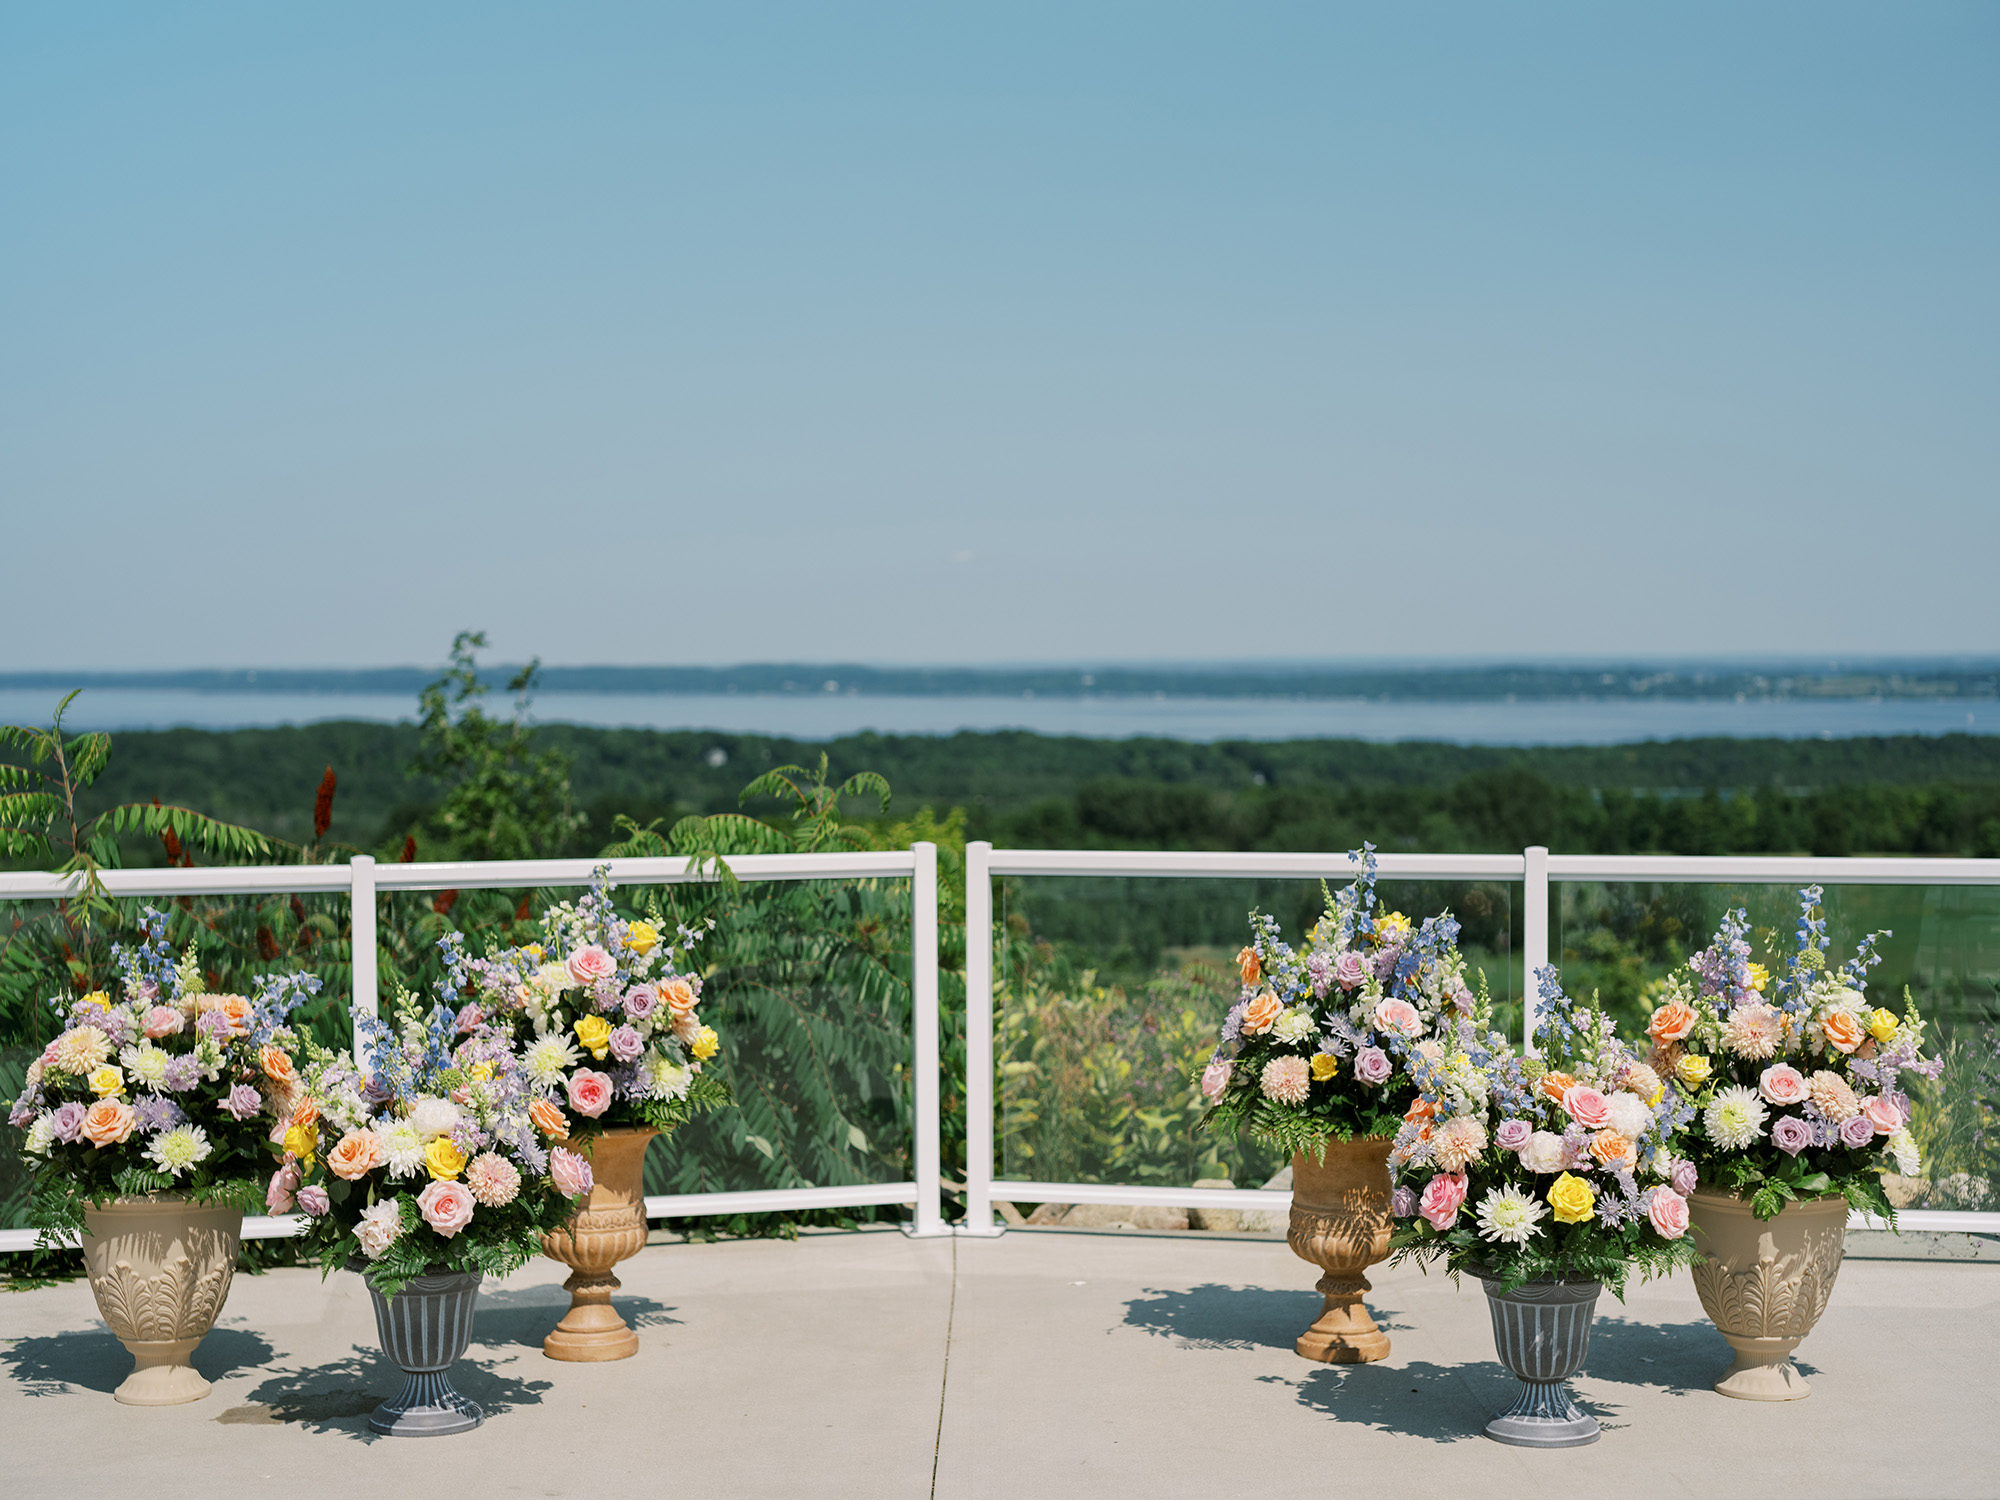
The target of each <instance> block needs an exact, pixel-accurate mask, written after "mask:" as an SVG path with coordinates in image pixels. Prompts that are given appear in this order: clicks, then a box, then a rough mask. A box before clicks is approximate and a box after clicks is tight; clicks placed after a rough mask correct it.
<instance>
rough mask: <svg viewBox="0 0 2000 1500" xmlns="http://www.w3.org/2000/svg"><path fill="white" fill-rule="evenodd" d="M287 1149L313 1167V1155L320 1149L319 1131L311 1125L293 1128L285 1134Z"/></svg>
mask: <svg viewBox="0 0 2000 1500" xmlns="http://www.w3.org/2000/svg"><path fill="white" fill-rule="evenodd" d="M285 1149H286V1150H287V1151H289V1152H291V1153H292V1155H294V1156H296V1157H297V1158H298V1159H299V1160H300V1161H302V1162H305V1163H306V1164H307V1165H311V1163H312V1159H313V1153H314V1152H315V1151H317V1150H318V1149H319V1131H318V1130H316V1129H314V1128H313V1127H312V1126H310V1125H294V1126H292V1127H291V1129H289V1130H287V1131H286V1132H285Z"/></svg>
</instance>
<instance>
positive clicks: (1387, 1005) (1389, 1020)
mask: <svg viewBox="0 0 2000 1500" xmlns="http://www.w3.org/2000/svg"><path fill="white" fill-rule="evenodd" d="M1375 1025H1376V1026H1377V1027H1378V1028H1379V1029H1380V1030H1383V1031H1393V1032H1395V1033H1396V1034H1397V1035H1398V1036H1415V1035H1416V1034H1417V1033H1418V1032H1419V1031H1422V1030H1423V1029H1424V1018H1423V1017H1422V1016H1420V1015H1418V1014H1417V1008H1416V1007H1415V1006H1414V1005H1412V1004H1410V1002H1409V1001H1407V1000H1384V1001H1382V1002H1381V1003H1380V1004H1378V1005H1377V1006H1376V1007H1375Z"/></svg>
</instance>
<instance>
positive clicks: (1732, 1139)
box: [1701, 1083, 1771, 1151]
mask: <svg viewBox="0 0 2000 1500" xmlns="http://www.w3.org/2000/svg"><path fill="white" fill-rule="evenodd" d="M1770 1113H1771V1112H1770V1111H1769V1110H1767V1109H1765V1108H1764V1101H1763V1100H1762V1099H1759V1098H1758V1097H1757V1091H1756V1090H1755V1089H1747V1088H1745V1087H1743V1085H1742V1084H1740V1083H1739V1084H1733V1085H1731V1086H1730V1087H1729V1088H1726V1089H1722V1090H1720V1091H1718V1092H1717V1094H1716V1096H1715V1098H1714V1099H1713V1100H1712V1101H1711V1102H1710V1103H1709V1106H1708V1108H1707V1109H1705V1110H1703V1111H1702V1115H1701V1123H1702V1126H1703V1127H1704V1128H1705V1129H1706V1130H1707V1131H1708V1138H1709V1140H1711V1141H1712V1142H1714V1143H1715V1144H1716V1145H1718V1146H1720V1147H1722V1148H1723V1150H1725V1151H1741V1150H1742V1149H1743V1148H1744V1147H1745V1146H1748V1145H1749V1144H1750V1143H1751V1142H1752V1141H1756V1140H1760V1139H1762V1138H1763V1134H1764V1121H1765V1120H1767V1119H1769V1118H1770Z"/></svg>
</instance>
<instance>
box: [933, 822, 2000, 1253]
mask: <svg viewBox="0 0 2000 1500" xmlns="http://www.w3.org/2000/svg"><path fill="white" fill-rule="evenodd" d="M1375 865H1376V873H1377V874H1378V875H1379V876H1380V877H1381V878H1382V879H1384V880H1499V881H1507V882H1515V881H1518V882H1520V883H1521V885H1522V903H1521V916H1522V929H1521V931H1522V936H1521V957H1522V960H1523V965H1522V973H1523V975H1524V976H1525V977H1526V983H1525V985H1524V993H1523V996H1522V1033H1523V1037H1522V1039H1523V1042H1524V1044H1526V1043H1528V1042H1529V1041H1531V1039H1532V1038H1533V1036H1534V1030H1535V1020H1536V1016H1535V1005H1536V994H1535V985H1534V974H1535V971H1536V970H1537V969H1539V968H1541V967H1542V966H1543V965H1545V964H1547V963H1548V961H1549V886H1550V885H1551V883H1553V882H1557V881H1651V882H1671V883H1678V884H1690V883H1699V884H1706V885H1793V886H1804V885H1814V884H1817V885H2000V859H1792V858H1772V857H1764V856H1752V857H1744V858H1738V857H1734V856H1730V857H1708V856H1682V855H1653V854H1646V855H1596V854H1581V855H1578V854H1557V855H1552V854H1550V853H1549V851H1548V850H1547V849H1545V848H1542V847H1541V846H1539V845H1537V846H1534V847H1531V848H1528V849H1524V850H1523V851H1522V852H1521V853H1519V854H1378V855H1376V857H1375ZM1354 871H1355V866H1354V864H1353V863H1352V862H1351V861H1350V860H1349V859H1348V858H1347V856H1346V855H1345V854H1234V853H1232V854H1209V853H1153V852H1148V851H1128V850H1090V849H995V848H994V847H993V846H992V845H990V844H985V843H972V844H968V845H967V846H966V851H965V1007H966V1018H965V1102H966V1116H967V1117H966V1131H965V1150H966V1214H965V1223H964V1225H963V1226H962V1228H961V1230H960V1232H961V1233H964V1234H973V1235H992V1234H998V1233H1000V1232H1001V1230H1000V1227H999V1226H998V1225H996V1224H995V1223H994V1219H993V1202H994V1200H995V1199H996V1198H999V1199H1004V1200H1007V1201H1009V1202H1013V1201H1016V1200H1018V1201H1020V1202H1023V1203H1108V1204H1120V1205H1130V1206H1134V1207H1144V1206H1148V1205H1152V1206H1159V1207H1178V1206H1185V1207H1188V1208H1251V1209H1278V1210H1281V1211H1282V1210H1284V1209H1287V1208H1289V1207H1290V1205H1291V1194H1290V1193H1284V1192H1270V1191H1264V1190H1245V1189H1241V1188H1234V1189H1229V1188H1203V1189H1196V1188H1175V1187H1139V1186H1134V1185H1128V1184H1120V1183H1081V1182H1031V1181H1028V1180H1026V1179H1018V1178H996V1177H995V1176H994V1175H993V1107H994V1099H993V940H994V932H993V881H994V879H995V878H996V877H1003V876H1009V875H1015V876H1035V875H1058V876H1065V875H1066V876H1080V875H1095V876H1106V875H1117V876H1161V877H1181V878H1200V877H1207V878H1216V877H1228V878H1238V879H1308V880H1320V879H1324V880H1336V879H1337V880H1346V879H1348V878H1350V877H1351V876H1352V875H1353V873H1354ZM1897 1218H1898V1220H1899V1221H1900V1222H1901V1224H1902V1225H1903V1227H1905V1228H1907V1229H1912V1230H1934V1231H1949V1232H1954V1233H1955V1232H1961V1231H1962V1232H1967V1233H1982V1234H2000V1213H1951V1212H1940V1211H1916V1210H1913V1211H1910V1212H1907V1213H1902V1214H1899V1215H1897ZM1867 1222H1868V1221H1867V1220H1865V1219H1864V1218H1863V1217H1862V1216H1861V1215H1859V1214H1856V1215H1853V1216H1852V1217H1851V1218H1850V1220H1849V1223H1850V1225H1851V1226H1852V1227H1855V1228H1863V1227H1866V1225H1867Z"/></svg>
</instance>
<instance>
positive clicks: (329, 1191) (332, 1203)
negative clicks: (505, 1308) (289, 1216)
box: [266, 992, 591, 1297]
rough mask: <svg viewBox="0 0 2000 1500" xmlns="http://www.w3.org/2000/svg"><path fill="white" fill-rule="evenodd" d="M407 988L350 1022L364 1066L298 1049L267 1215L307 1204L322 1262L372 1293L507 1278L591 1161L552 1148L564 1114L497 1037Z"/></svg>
mask: <svg viewBox="0 0 2000 1500" xmlns="http://www.w3.org/2000/svg"><path fill="white" fill-rule="evenodd" d="M461 1019H462V1017H461V1016H459V1015H458V1014H455V1013H454V1012H452V1011H451V1010H449V1009H447V1008H445V1007H443V1006H435V1007H432V1008H431V1009H430V1010H429V1012H428V1013H426V1012H425V1011H423V1010H422V1008H421V1007H420V1006H419V1004H418V1002H417V1001H416V999H415V998H414V997H413V996H411V995H409V994H408V993H407V992H405V993H404V994H403V995H402V996H401V997H400V998H399V999H398V1001H397V1004H396V1009H395V1014H394V1019H393V1021H392V1022H384V1021H381V1020H378V1019H375V1018H372V1017H362V1018H359V1020H358V1024H359V1026H360V1030H361V1040H362V1047H363V1051H364V1054H365V1056H366V1058H367V1063H366V1068H365V1071H364V1069H363V1068H362V1067H359V1066H357V1065H356V1064H355V1062H354V1061H353V1060H352V1059H351V1058H349V1057H347V1056H345V1055H344V1054H340V1053H334V1052H329V1051H327V1050H326V1049H324V1048H321V1047H316V1046H313V1045H311V1044H310V1043H309V1044H308V1045H307V1054H308V1055H307V1061H306V1065H305V1067H304V1068H303V1069H302V1087H301V1090H300V1093H299V1097H298V1100H297V1103H296V1105H295V1107H294V1108H293V1109H292V1110H291V1111H290V1113H289V1114H288V1115H287V1117H286V1118H285V1119H284V1120H282V1121H281V1122H280V1123H279V1126H278V1128H277V1129H276V1130H275V1131H274V1133H273V1138H274V1140H275V1141H277V1142H278V1143H279V1144H280V1145H281V1147H282V1150H283V1152H284V1160H283V1162H282V1163H281V1164H280V1165H279V1167H278V1169H277V1171H276V1172H275V1173H273V1174H272V1176H271V1179H270V1183H269V1186H268V1189H267V1198H266V1203H267V1206H268V1207H269V1209H270V1211H271V1212H272V1213H288V1212H291V1211H293V1210H294V1209H296V1210H297V1211H299V1212H301V1213H303V1214H305V1215H306V1218H307V1228H306V1237H307V1242H308V1243H309V1244H311V1245H313V1246H315V1247H317V1248H318V1249H319V1250H320V1252H321V1256H322V1258H321V1265H322V1268H323V1269H325V1270H327V1271H331V1270H332V1269H333V1268H334V1267H335V1266H338V1265H343V1264H348V1263H353V1264H354V1265H355V1266H356V1268H357V1269H359V1270H361V1271H362V1272H363V1273H364V1274H365V1275H366V1277H367V1279H368V1281H369V1283H370V1284H371V1285H372V1286H374V1287H375V1288H376V1290H377V1291H379V1292H381V1293H382V1294H383V1295H385V1296H391V1297H393V1296H395V1295H396V1294H397V1293H398V1292H399V1291H401V1290H402V1288H403V1286H404V1285H405V1284H406V1283H408V1282H409V1281H411V1280H413V1279H414V1278H417V1277H420V1276H425V1275H437V1274H443V1273H449V1272H459V1273H479V1272H491V1273H493V1274H495V1275H505V1274H506V1273H507V1272H509V1271H512V1270H514V1269H516V1268H517V1267H519V1266H522V1265H525V1264H526V1263H527V1262H528V1261H529V1260H530V1259H531V1258H532V1257H533V1256H534V1255H536V1254H537V1253H538V1252H539V1251H540V1249H541V1242H542V1236H543V1235H544V1234H545V1233H547V1232H548V1231H549V1230H551V1229H553V1228H554V1227H556V1226H557V1225H559V1224H561V1223H562V1222H563V1221H564V1220H565V1219H567V1218H568V1217H569V1215H570V1214H571V1212H572V1211H573V1210H574V1209H575V1207H576V1201H577V1199H578V1198H580V1197H581V1196H582V1195H583V1194H585V1193H587V1192H589V1191H590V1185H591V1170H590V1163H589V1162H588V1161H587V1160H585V1159H584V1158H583V1157H582V1156H580V1155H577V1154H575V1153H573V1152H570V1151H567V1150H564V1149H563V1148H562V1147H560V1146H554V1145H551V1144H550V1140H551V1138H552V1137H555V1136H558V1135H560V1134H561V1132H562V1128H563V1119H562V1115H561V1112H560V1111H559V1110H558V1109H556V1107H555V1106H554V1105H553V1104H551V1103H550V1102H549V1101H548V1100H547V1099H545V1098H543V1097H542V1096H541V1093H540V1091H539V1089H538V1088H537V1086H536V1085H535V1083H534V1081H533V1079H532V1078H531V1077H530V1076H529V1074H528V1072H527V1070H526V1068H525V1067H524V1066H523V1063H522V1060H521V1057H520V1055H519V1051H518V1049H517V1048H516V1046H515V1044H514V1042H513V1040H512V1039H511V1038H510V1037H508V1036H507V1035H506V1033H505V1032H502V1031H498V1030H495V1029H494V1028H492V1027H488V1026H474V1027H473V1028H472V1029H471V1030H470V1031H469V1032H468V1031H466V1030H465V1029H464V1028H463V1027H462V1026H461V1024H460V1022H461Z"/></svg>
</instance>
